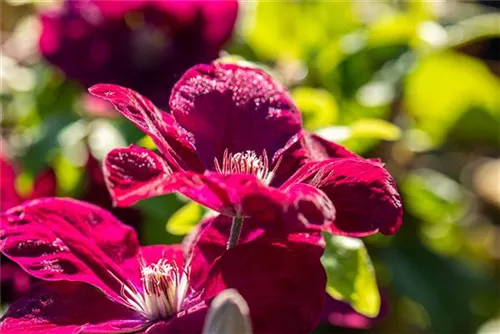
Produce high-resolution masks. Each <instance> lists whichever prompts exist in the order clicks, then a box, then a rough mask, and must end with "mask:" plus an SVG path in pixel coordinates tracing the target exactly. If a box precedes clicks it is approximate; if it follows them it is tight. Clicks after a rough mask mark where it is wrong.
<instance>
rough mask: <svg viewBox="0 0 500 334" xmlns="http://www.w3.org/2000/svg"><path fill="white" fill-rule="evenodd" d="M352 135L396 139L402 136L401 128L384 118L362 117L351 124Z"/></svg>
mask: <svg viewBox="0 0 500 334" xmlns="http://www.w3.org/2000/svg"><path fill="white" fill-rule="evenodd" d="M351 131H352V137H356V138H373V139H379V140H389V141H395V140H398V139H399V138H400V137H401V130H400V129H399V128H398V127H397V126H396V125H394V124H392V123H389V122H387V121H384V120H382V119H369V118H365V119H360V120H359V121H356V122H354V123H353V124H351Z"/></svg>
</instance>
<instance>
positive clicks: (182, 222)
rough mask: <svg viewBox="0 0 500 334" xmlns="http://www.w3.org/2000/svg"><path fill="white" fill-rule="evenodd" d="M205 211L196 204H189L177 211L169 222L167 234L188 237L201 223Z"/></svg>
mask: <svg viewBox="0 0 500 334" xmlns="http://www.w3.org/2000/svg"><path fill="white" fill-rule="evenodd" d="M204 213H205V210H204V209H203V207H202V206H201V205H199V204H198V203H196V202H188V203H187V204H186V205H184V206H183V207H182V208H180V209H179V210H177V211H176V212H175V213H174V214H173V215H172V217H170V219H169V220H168V222H167V226H166V229H167V232H169V233H171V234H174V235H186V234H188V233H189V232H191V231H192V230H193V228H194V227H195V226H196V225H197V224H198V223H199V222H200V220H201V218H202V217H203V214H204Z"/></svg>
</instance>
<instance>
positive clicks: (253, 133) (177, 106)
mask: <svg viewBox="0 0 500 334" xmlns="http://www.w3.org/2000/svg"><path fill="white" fill-rule="evenodd" d="M170 108H171V110H172V114H173V115H174V117H175V119H176V120H177V122H179V124H180V125H181V126H182V127H183V128H184V129H186V130H187V131H188V132H189V133H191V134H192V136H193V139H194V143H195V147H196V152H197V153H198V156H199V157H200V159H201V160H202V162H203V164H204V165H205V167H207V168H208V169H212V168H213V166H214V158H217V159H219V162H221V161H222V157H223V154H224V151H225V150H226V149H227V150H228V151H229V153H238V152H243V151H246V150H252V151H255V153H256V154H258V155H260V154H262V153H263V150H265V151H266V153H267V154H268V157H269V159H270V160H271V159H272V158H273V156H274V154H275V153H276V152H277V151H278V150H279V149H281V148H282V147H284V146H285V145H286V143H287V142H288V141H289V139H290V138H291V137H293V136H294V135H295V134H296V133H298V132H299V131H300V129H301V119H300V113H299V112H298V110H297V108H296V107H295V105H294V103H293V101H292V100H291V98H290V97H289V95H288V94H287V92H286V90H285V89H284V88H283V87H282V86H281V85H279V84H278V83H276V82H274V81H273V79H272V78H271V77H270V76H269V75H267V74H266V73H264V72H263V71H261V70H258V69H255V68H246V67H241V66H238V65H234V64H211V65H198V66H195V67H193V68H191V69H190V70H189V71H187V72H186V73H185V74H184V75H183V76H182V78H181V79H180V80H179V82H177V84H176V85H175V86H174V89H173V90H172V94H171V96H170Z"/></svg>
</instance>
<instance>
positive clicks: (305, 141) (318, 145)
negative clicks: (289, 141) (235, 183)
mask: <svg viewBox="0 0 500 334" xmlns="http://www.w3.org/2000/svg"><path fill="white" fill-rule="evenodd" d="M331 158H360V159H361V157H360V156H358V155H356V154H354V153H352V152H351V151H349V150H347V149H346V148H345V147H343V146H341V145H339V144H337V143H334V142H331V141H328V140H326V139H324V138H322V137H320V136H318V135H315V134H314V133H310V132H308V131H302V132H301V133H300V134H299V139H298V140H296V141H295V142H294V143H293V145H290V146H289V147H288V148H287V149H286V150H284V152H283V153H282V158H281V159H282V160H281V163H280V165H279V168H278V170H277V171H276V174H275V176H274V177H273V180H272V183H271V185H273V186H275V187H279V186H280V185H281V184H282V183H284V182H286V180H288V179H289V178H290V177H291V176H292V175H293V174H294V173H295V172H296V171H297V170H298V169H299V168H300V167H302V166H303V165H304V164H306V163H307V162H309V161H322V160H326V159H331Z"/></svg>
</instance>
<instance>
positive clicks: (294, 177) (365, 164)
mask: <svg viewBox="0 0 500 334" xmlns="http://www.w3.org/2000/svg"><path fill="white" fill-rule="evenodd" d="M90 92H91V93H92V94H94V95H96V96H98V97H102V98H104V99H106V100H108V101H110V102H112V103H113V104H114V106H115V108H116V109H117V110H118V111H120V112H121V113H122V114H123V115H124V116H125V117H127V118H128V119H129V120H131V121H132V122H134V123H135V124H136V125H137V126H138V127H139V128H140V129H141V130H142V131H144V132H145V133H147V134H148V135H149V136H151V138H152V139H153V141H154V142H155V143H156V146H157V147H158V150H159V151H160V152H159V154H156V153H154V152H152V151H150V150H148V149H145V148H141V147H137V146H133V145H132V146H130V147H128V148H120V149H115V150H113V151H111V152H110V153H109V154H108V156H107V158H106V161H105V163H104V174H105V177H106V181H107V184H108V188H109V190H110V192H111V195H112V197H113V199H114V201H115V204H116V205H118V206H127V205H131V204H133V203H135V202H137V201H138V200H140V199H143V198H146V197H150V196H156V195H161V194H165V193H169V192H173V191H178V192H180V193H182V194H184V195H185V196H187V197H189V198H191V199H192V200H194V201H197V202H199V203H201V204H203V205H205V206H207V207H209V208H211V209H213V210H215V211H218V212H220V213H222V214H225V215H229V216H241V217H249V216H252V217H256V218H258V221H259V222H261V223H262V222H265V221H271V220H276V219H278V218H280V219H281V218H282V219H283V220H287V218H286V216H287V215H290V213H291V212H292V213H293V215H296V214H298V215H299V217H302V218H305V219H303V223H304V225H306V227H307V228H313V229H318V228H320V229H323V230H326V231H329V232H332V233H337V234H344V235H349V236H363V235H368V234H373V233H376V232H382V233H384V234H393V233H395V232H396V231H397V230H398V228H399V226H400V225H401V221H402V205H401V200H400V196H399V194H398V192H397V190H396V186H395V183H394V180H393V179H392V177H391V176H390V175H389V173H388V172H387V171H386V170H385V169H384V168H383V165H382V164H381V163H379V162H376V161H372V160H366V159H363V158H361V157H359V156H357V155H355V154H353V153H351V152H349V151H347V150H346V149H344V148H343V147H341V146H339V145H337V144H334V143H331V142H327V141H326V140H323V139H321V138H320V137H318V136H315V135H311V134H308V133H307V132H305V131H303V130H302V127H301V117H300V113H299V111H298V110H297V108H296V107H295V105H294V103H293V101H292V100H291V98H290V97H289V95H288V94H287V92H286V90H285V89H284V88H283V87H282V86H281V85H279V84H278V83H276V82H274V81H273V80H272V79H271V77H270V76H269V75H267V74H266V73H264V72H263V71H261V70H258V69H255V68H248V67H241V66H238V65H234V64H220V63H214V64H211V65H198V66H195V67H193V68H192V69H190V70H189V71H187V72H186V73H185V74H184V76H183V77H182V78H181V79H180V81H179V82H178V83H177V84H176V85H175V87H174V89H173V91H172V94H171V97H170V108H171V111H172V114H171V115H170V114H167V113H165V112H162V111H161V110H159V109H158V108H156V107H155V106H154V105H153V104H152V103H151V102H150V101H149V100H147V99H146V98H144V97H142V96H140V95H139V94H137V93H136V92H134V91H132V90H130V89H127V88H123V87H119V86H115V85H107V84H100V85H96V86H94V87H92V88H91V89H90ZM332 203H333V206H334V207H335V208H333V206H332ZM335 214H336V218H335V219H333V218H334V215H335ZM292 220H294V219H292Z"/></svg>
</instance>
